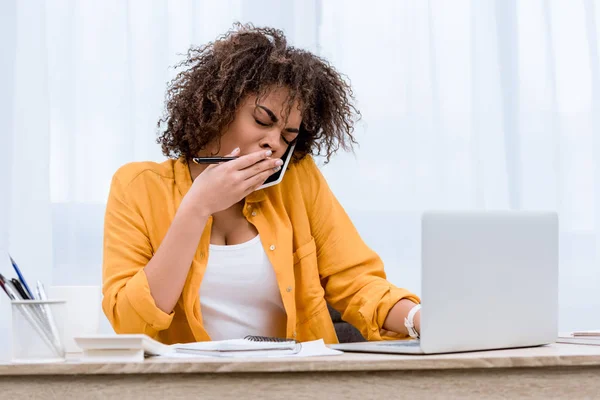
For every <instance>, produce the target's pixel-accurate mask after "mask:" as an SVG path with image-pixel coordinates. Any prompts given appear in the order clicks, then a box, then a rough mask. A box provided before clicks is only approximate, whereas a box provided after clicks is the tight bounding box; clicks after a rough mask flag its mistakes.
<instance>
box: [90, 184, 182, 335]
mask: <svg viewBox="0 0 600 400" xmlns="http://www.w3.org/2000/svg"><path fill="white" fill-rule="evenodd" d="M126 189H127V188H126V186H124V185H123V184H122V183H121V181H120V180H119V178H118V173H117V174H115V176H114V177H113V180H112V183H111V188H110V194H109V197H108V201H107V205H106V213H105V218H104V254H103V265H102V282H103V284H102V294H103V299H102V309H103V311H104V313H105V314H106V317H107V318H108V320H109V321H110V323H111V325H112V327H113V329H114V330H115V332H117V333H144V334H146V335H148V336H150V337H155V336H156V335H157V333H158V332H159V331H161V330H164V329H167V328H168V327H169V326H170V324H171V321H172V320H173V316H174V313H171V314H166V313H165V312H164V311H162V310H161V309H160V308H158V307H157V306H156V303H155V302H154V298H153V297H152V294H151V293H150V286H149V285H148V280H147V278H146V273H145V271H144V267H145V266H146V264H148V262H149V261H150V259H151V258H152V255H153V250H152V245H151V243H150V239H149V237H148V232H147V229H146V224H145V222H144V219H143V217H142V215H141V214H140V212H139V211H138V210H137V209H136V207H134V206H133V205H132V202H131V201H128V199H127V192H126Z"/></svg>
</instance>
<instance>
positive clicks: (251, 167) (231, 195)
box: [183, 148, 283, 216]
mask: <svg viewBox="0 0 600 400" xmlns="http://www.w3.org/2000/svg"><path fill="white" fill-rule="evenodd" d="M239 152H240V150H239V148H237V149H235V150H234V151H233V152H231V154H229V155H228V156H236V155H237V154H239ZM271 154H272V153H271V151H270V150H261V151H257V152H254V153H250V154H247V155H245V156H241V157H239V158H238V159H237V160H233V161H227V162H224V163H220V164H213V165H209V166H208V167H207V168H206V169H205V170H204V171H202V173H201V174H200V175H198V177H197V178H196V179H195V180H194V183H193V184H192V187H191V188H190V191H189V192H188V194H187V195H186V196H185V197H184V200H183V201H184V202H188V203H189V202H191V204H190V206H192V207H194V208H196V209H198V212H199V213H200V215H204V216H209V215H212V214H214V213H216V212H219V211H222V210H225V209H227V208H229V207H231V206H232V205H234V204H236V203H238V202H239V201H241V200H242V199H243V198H245V197H246V196H247V195H249V194H250V193H252V192H253V191H255V190H256V189H258V188H259V187H260V185H262V184H263V183H264V182H265V181H266V180H267V178H268V177H269V176H271V175H272V174H274V173H275V172H277V171H279V169H281V165H282V164H283V161H282V160H281V159H278V158H277V159H271V158H269V157H270V156H271Z"/></svg>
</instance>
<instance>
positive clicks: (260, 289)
mask: <svg viewBox="0 0 600 400" xmlns="http://www.w3.org/2000/svg"><path fill="white" fill-rule="evenodd" d="M200 307H201V310H202V320H203V324H204V328H205V329H206V332H207V333H208V334H209V335H210V337H211V339H212V340H226V339H240V338H243V337H244V336H246V335H263V336H275V337H285V333H286V332H285V325H286V314H285V309H284V308H283V302H282V301H281V294H280V293H279V287H278V286H277V279H276V277H275V271H274V270H273V266H272V265H271V262H270V261H269V259H268V258H267V254H266V253H265V251H264V249H263V247H262V244H261V242H260V236H256V237H255V238H254V239H251V240H250V241H248V242H245V243H241V244H236V245H230V246H221V245H214V244H211V245H210V246H209V255H208V262H207V266H206V272H205V273H204V277H203V278H202V284H201V286H200Z"/></svg>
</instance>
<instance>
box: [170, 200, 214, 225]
mask: <svg viewBox="0 0 600 400" xmlns="http://www.w3.org/2000/svg"><path fill="white" fill-rule="evenodd" d="M186 199H187V201H186ZM190 200H191V201H190ZM210 215H211V213H210V212H209V211H208V209H207V207H205V206H204V205H203V204H202V203H200V202H198V201H194V200H193V199H189V198H188V197H187V196H186V197H185V198H184V199H183V201H182V202H181V204H180V206H179V209H178V210H177V216H180V217H181V218H183V219H185V220H190V221H193V222H195V223H198V222H202V221H206V220H208V217H209V216H210Z"/></svg>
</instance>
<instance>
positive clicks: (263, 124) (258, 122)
mask: <svg viewBox="0 0 600 400" xmlns="http://www.w3.org/2000/svg"><path fill="white" fill-rule="evenodd" d="M254 120H255V121H256V123H257V124H259V125H260V126H271V124H265V123H264V122H262V121H260V120H258V119H256V118H254Z"/></svg>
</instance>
